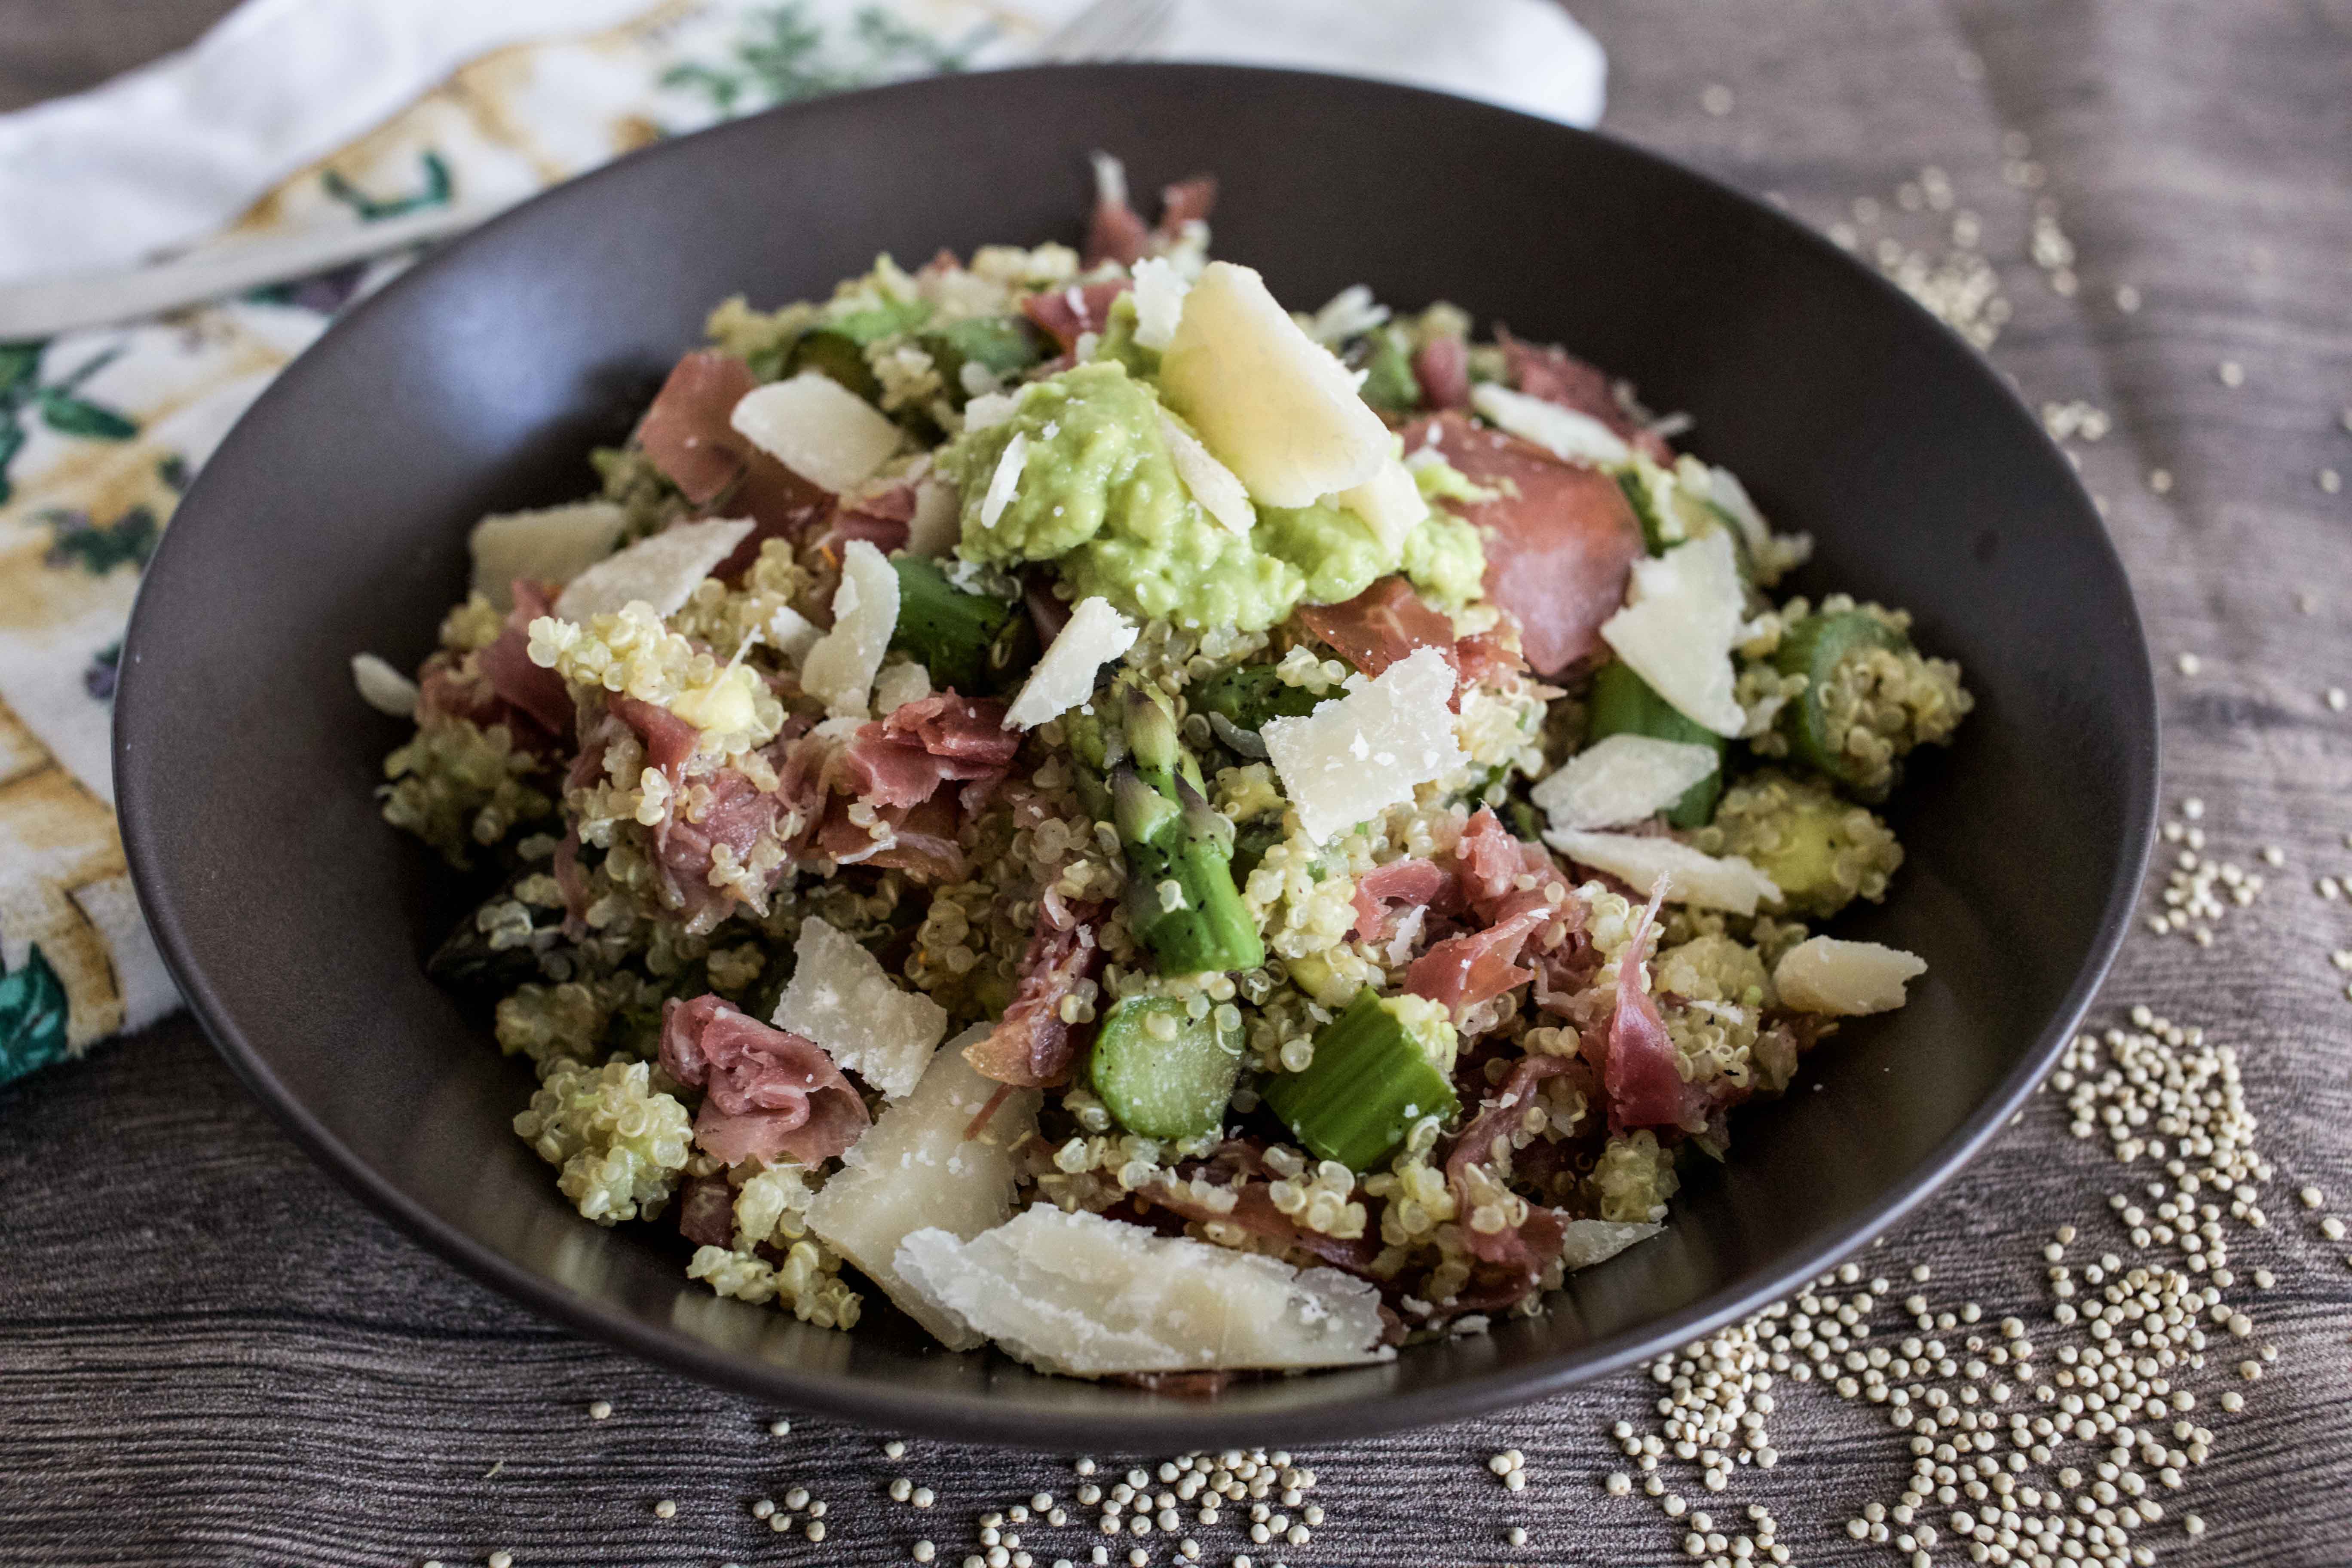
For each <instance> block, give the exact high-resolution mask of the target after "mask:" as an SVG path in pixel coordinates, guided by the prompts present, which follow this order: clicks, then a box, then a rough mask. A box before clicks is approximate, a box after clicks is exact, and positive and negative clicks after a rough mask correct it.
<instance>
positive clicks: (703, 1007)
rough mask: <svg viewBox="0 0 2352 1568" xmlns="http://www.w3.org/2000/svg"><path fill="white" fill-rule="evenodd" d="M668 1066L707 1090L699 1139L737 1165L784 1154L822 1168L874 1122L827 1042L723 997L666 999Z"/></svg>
mask: <svg viewBox="0 0 2352 1568" xmlns="http://www.w3.org/2000/svg"><path fill="white" fill-rule="evenodd" d="M661 1064H662V1070H663V1071H665V1072H667V1073H668V1074H669V1075H670V1077H672V1078H674V1079H677V1080H678V1082H680V1083H683V1084H688V1085H691V1086H693V1087H695V1088H698V1089H702V1090H704V1096H703V1101H702V1109H701V1110H700V1111H698V1113H697V1114H696V1116H695V1119H694V1141H695V1142H696V1143H698V1144H699V1145H700V1146H701V1148H702V1152H704V1153H706V1154H709V1156H711V1157H712V1158H713V1159H716V1160H723V1161H725V1162H726V1163H728V1164H730V1165H732V1164H735V1163H739V1162H740V1161H744V1160H761V1161H774V1160H777V1159H780V1158H789V1159H793V1160H797V1161H799V1162H800V1163H803V1164H806V1165H814V1164H816V1163H818V1162H820V1161H823V1160H830V1159H832V1158H834V1157H835V1156H836V1155H838V1154H841V1153H843V1152H845V1151H846V1150H847V1149H848V1148H849V1147H850V1145H851V1144H853V1143H855V1142H857V1140H858V1139H859V1138H860V1137H862V1136H864V1134H865V1131H866V1128H867V1127H868V1126H870V1125H871V1124H872V1121H873V1119H872V1117H870V1116H869V1115H868V1114H867V1113H866V1101H865V1100H862V1099H861V1098H859V1096H858V1093H857V1091H856V1089H852V1088H851V1087H850V1084H849V1080H848V1079H845V1078H844V1077H842V1076H841V1069H840V1068H837V1067H835V1066H834V1063H833V1058H831V1057H829V1056H827V1055H825V1053H824V1047H820V1046H819V1045H817V1043H816V1042H815V1041H814V1040H807V1039H803V1038H802V1037H800V1036H798V1035H793V1034H787V1033H786V1032H785V1031H783V1030H782V1029H775V1028H771V1027H769V1026H767V1025H765V1024H762V1023H761V1022H760V1021H759V1020H758V1019H757V1018H754V1017H752V1016H750V1015H749V1014H746V1013H742V1012H740V1011H738V1010H737V1009H736V1008H735V1007H733V1006H731V1005H729V1004H728V1003H727V1002H726V1001H725V1000H723V999H722V998H720V997H718V996H709V995H704V996H697V997H696V998H694V1000H692V1001H691V1002H683V1001H679V1000H678V999H677V998H676V997H672V998H671V999H670V1000H669V1001H667V1002H666V1003H664V1004H663V1005H662V1037H661Z"/></svg>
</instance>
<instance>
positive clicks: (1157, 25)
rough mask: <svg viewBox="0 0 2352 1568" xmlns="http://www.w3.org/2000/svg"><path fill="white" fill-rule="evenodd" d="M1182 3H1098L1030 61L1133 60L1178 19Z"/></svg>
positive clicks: (1060, 30) (1126, 0) (1129, 0)
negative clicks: (1177, 14) (1178, 11)
mask: <svg viewBox="0 0 2352 1568" xmlns="http://www.w3.org/2000/svg"><path fill="white" fill-rule="evenodd" d="M1179 3H1180V0H1095V3H1094V4H1093V5H1089V6H1087V8H1086V9H1085V10H1083V11H1081V12H1079V13H1078V14H1077V15H1076V16H1073V17H1071V18H1070V19H1069V20H1068V21H1066V22H1065V23H1063V24H1062V25H1061V26H1058V27H1056V28H1055V29H1054V30H1053V31H1052V32H1051V33H1048V34H1047V35H1045V39H1044V40H1043V41H1042V42H1040V43H1039V44H1038V46H1037V47H1036V48H1035V49H1034V50H1033V51H1032V54H1031V58H1033V59H1034V60H1036V61H1037V62H1038V63H1040V64H1045V65H1075V64H1077V63H1078V62H1080V61H1082V60H1126V59H1133V58H1135V57H1137V56H1138V55H1140V54H1142V53H1143V52H1144V51H1145V50H1146V49H1149V48H1150V47H1151V46H1152V44H1154V43H1155V42H1157V41H1158V40H1159V38H1160V35H1161V34H1162V33H1165V32H1166V31H1167V30H1168V24H1169V23H1170V22H1171V21H1173V20H1174V19H1175V16H1176V7H1177V5H1178V4H1179Z"/></svg>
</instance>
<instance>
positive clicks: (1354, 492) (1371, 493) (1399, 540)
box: [1332, 457, 1429, 553]
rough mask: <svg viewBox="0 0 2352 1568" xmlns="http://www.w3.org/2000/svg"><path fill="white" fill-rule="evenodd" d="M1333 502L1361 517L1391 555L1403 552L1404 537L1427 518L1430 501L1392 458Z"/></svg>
mask: <svg viewBox="0 0 2352 1568" xmlns="http://www.w3.org/2000/svg"><path fill="white" fill-rule="evenodd" d="M1332 499H1333V500H1336V501H1337V502H1338V503H1339V508H1340V510H1343V511H1351V512H1354V513H1355V514H1356V515H1357V516H1358V517H1360V518H1362V519H1363V520H1364V523H1365V526H1367V527H1368V528H1370V530H1371V531H1372V536H1373V537H1374V538H1376V539H1378V540H1379V541H1380V542H1381V548H1382V549H1384V550H1387V551H1389V552H1391V553H1393V552H1397V551H1400V550H1402V549H1403V548H1404V542H1405V537H1406V536H1407V535H1408V534H1410V533H1412V531H1413V530H1414V529H1416V528H1418V527H1420V526H1421V524H1422V522H1423V520H1424V519H1426V518H1427V517H1428V516H1429V502H1428V500H1426V499H1425V498H1424V497H1423V495H1422V493H1421V487H1420V486H1419V485H1418V484H1416V483H1414V482H1413V478H1412V471H1411V470H1410V469H1408V468H1406V467H1405V466H1404V464H1403V462H1402V460H1400V459H1399V458H1393V457H1392V458H1390V459H1389V460H1388V461H1387V462H1385V463H1383V464H1381V467H1380V471H1379V472H1377V473H1375V474H1374V475H1373V476H1372V477H1371V478H1370V479H1366V480H1365V481H1364V482H1363V483H1362V484H1360V485H1358V486H1356V487H1355V488H1354V489H1347V490H1341V491H1340V492H1339V494H1338V495H1337V496H1335V497H1333V498H1332Z"/></svg>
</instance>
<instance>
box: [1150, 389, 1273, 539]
mask: <svg viewBox="0 0 2352 1568" xmlns="http://www.w3.org/2000/svg"><path fill="white" fill-rule="evenodd" d="M1160 439H1161V440H1163V441H1165V442H1167V443H1168V459H1169V461H1170V462H1171V463H1173V464H1174V465H1175V466H1176V477H1177V478H1178V479H1181V480H1183V481H1184V488H1185V489H1188V490H1190V491H1192V499H1193V500H1196V501H1199V502H1200V503H1201V510H1202V511H1205V512H1207V513H1208V514H1209V515H1210V516H1211V517H1213V518H1215V519H1216V520H1217V521H1219V522H1221V523H1223V525H1224V526H1225V529H1226V531H1228V532H1232V533H1238V534H1240V535H1241V536H1242V537H1243V538H1244V539H1247V538H1248V537H1249V531H1250V530H1251V529H1253V528H1255V527H1256V526H1257V509H1256V508H1255V507H1254V506H1252V505H1250V499H1249V491H1248V489H1245V488H1244V486H1243V484H1242V482H1241V480H1239V479H1235V478H1234V471H1233V470H1232V469H1231V468H1227V467H1225V466H1224V465H1223V463H1220V462H1219V461H1217V459H1216V458H1215V457H1214V456H1213V455H1212V454H1211V453H1210V451H1209V449H1208V448H1207V447H1203V446H1202V445H1201V443H1200V442H1199V441H1198V440H1196V439H1194V437H1193V436H1192V432H1191V431H1190V430H1187V429H1185V428H1184V426H1181V425H1179V424H1178V423H1177V422H1176V419H1175V416H1173V415H1171V414H1169V413H1168V412H1167V411H1166V410H1165V409H1163V410H1161V411H1160Z"/></svg>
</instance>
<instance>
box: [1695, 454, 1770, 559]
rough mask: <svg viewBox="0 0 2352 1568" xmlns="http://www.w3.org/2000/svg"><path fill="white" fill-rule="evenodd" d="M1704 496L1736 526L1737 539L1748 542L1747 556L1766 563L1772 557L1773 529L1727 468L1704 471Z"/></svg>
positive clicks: (1736, 477)
mask: <svg viewBox="0 0 2352 1568" xmlns="http://www.w3.org/2000/svg"><path fill="white" fill-rule="evenodd" d="M1706 476H1707V495H1708V498H1709V499H1710V500H1713V501H1714V502H1715V504H1716V505H1717V506H1719V507H1721V508H1722V509H1723V510H1724V511H1725V512H1726V513H1727V514H1728V515H1729V516H1730V518H1731V521H1732V522H1733V523H1734V524H1735V525H1737V526H1738V530H1739V536H1740V538H1742V539H1744V540H1746V541H1747V542H1748V553H1749V554H1751V555H1753V556H1755V557H1756V559H1758V560H1759V561H1765V560H1769V559H1770V558H1771V554H1772V525H1771V524H1769V523H1768V522H1766V521H1764V514H1763V513H1762V512H1760V511H1759V510H1757V509H1756V502H1755V501H1754V500H1751V499H1750V498H1749V496H1748V487H1747V486H1746V485H1743V484H1741V483H1740V482H1739V476H1738V474H1735V473H1733V472H1732V471H1731V470H1730V469H1729V468H1721V467H1717V468H1709V469H1707V470H1706Z"/></svg>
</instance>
